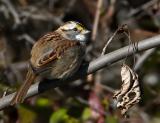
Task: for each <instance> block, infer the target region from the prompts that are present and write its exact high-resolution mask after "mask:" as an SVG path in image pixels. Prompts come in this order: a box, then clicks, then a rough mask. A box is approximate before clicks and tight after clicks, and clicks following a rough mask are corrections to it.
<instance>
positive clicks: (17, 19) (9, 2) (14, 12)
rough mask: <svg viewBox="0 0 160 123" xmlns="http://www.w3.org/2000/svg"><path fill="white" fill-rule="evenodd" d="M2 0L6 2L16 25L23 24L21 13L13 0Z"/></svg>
mask: <svg viewBox="0 0 160 123" xmlns="http://www.w3.org/2000/svg"><path fill="white" fill-rule="evenodd" d="M2 2H3V3H5V4H6V6H7V7H8V9H9V11H10V13H11V14H12V15H13V17H14V21H15V24H16V25H19V24H21V20H20V17H19V14H18V12H17V10H16V9H15V7H14V6H13V5H12V4H11V1H10V0H2Z"/></svg>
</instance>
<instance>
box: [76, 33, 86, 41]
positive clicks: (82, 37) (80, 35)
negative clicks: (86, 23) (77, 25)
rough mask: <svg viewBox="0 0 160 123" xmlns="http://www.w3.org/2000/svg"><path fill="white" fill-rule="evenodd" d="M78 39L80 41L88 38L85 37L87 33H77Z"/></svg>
mask: <svg viewBox="0 0 160 123" xmlns="http://www.w3.org/2000/svg"><path fill="white" fill-rule="evenodd" d="M76 39H77V40H78V41H85V40H86V37H85V35H82V34H79V35H76Z"/></svg>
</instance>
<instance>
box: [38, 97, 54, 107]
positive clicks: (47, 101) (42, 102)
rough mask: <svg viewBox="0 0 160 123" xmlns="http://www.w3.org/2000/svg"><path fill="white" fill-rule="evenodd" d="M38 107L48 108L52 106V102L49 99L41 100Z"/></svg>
mask: <svg viewBox="0 0 160 123" xmlns="http://www.w3.org/2000/svg"><path fill="white" fill-rule="evenodd" d="M36 105H37V106H40V107H46V106H50V105H51V102H50V100H49V99H46V98H39V99H38V100H37V102H36Z"/></svg>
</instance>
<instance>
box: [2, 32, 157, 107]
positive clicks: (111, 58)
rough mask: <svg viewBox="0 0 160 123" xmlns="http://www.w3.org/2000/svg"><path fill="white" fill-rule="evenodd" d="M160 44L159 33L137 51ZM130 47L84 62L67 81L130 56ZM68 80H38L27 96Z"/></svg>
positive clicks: (5, 101) (8, 98) (6, 102)
mask: <svg viewBox="0 0 160 123" xmlns="http://www.w3.org/2000/svg"><path fill="white" fill-rule="evenodd" d="M158 46H160V35H157V36H155V37H152V38H149V39H145V40H143V41H140V42H139V44H138V47H137V51H136V52H140V51H144V50H147V49H150V48H153V47H158ZM128 47H129V46H126V47H123V48H121V49H118V50H116V51H113V52H111V53H109V54H106V55H104V56H100V57H99V58H97V59H96V60H94V61H92V62H90V63H89V64H87V63H86V64H83V65H82V67H81V68H80V70H79V71H78V72H77V74H75V76H73V77H72V78H70V79H68V80H66V81H73V80H76V79H78V78H80V77H84V76H86V75H87V74H91V73H93V72H96V71H97V70H100V69H102V68H104V67H107V66H109V65H111V64H113V63H115V62H117V61H119V60H121V59H123V58H125V57H126V55H127V56H130V55H132V54H134V52H135V51H133V49H131V50H129V51H128ZM66 81H59V80H48V81H45V80H44V81H43V82H38V83H36V84H34V85H32V86H31V87H30V89H29V91H28V93H27V96H26V98H28V97H31V96H34V95H37V94H39V93H42V92H44V91H47V90H48V89H50V88H55V87H57V86H60V85H62V84H64V83H67V82H66ZM14 95H15V93H13V94H10V95H8V96H5V97H3V98H1V99H0V109H3V108H5V107H7V106H9V105H10V101H11V99H12V98H13V96H14Z"/></svg>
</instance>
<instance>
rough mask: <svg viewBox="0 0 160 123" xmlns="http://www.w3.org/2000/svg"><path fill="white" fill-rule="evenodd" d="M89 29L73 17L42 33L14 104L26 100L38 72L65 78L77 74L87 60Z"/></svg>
mask: <svg viewBox="0 0 160 123" xmlns="http://www.w3.org/2000/svg"><path fill="white" fill-rule="evenodd" d="M88 32H89V31H88V30H86V29H85V28H84V27H83V26H82V25H81V24H80V23H78V22H74V21H69V22H66V23H65V24H64V25H62V26H60V27H59V28H58V29H57V30H55V31H54V32H50V33H47V34H46V35H44V36H43V37H41V38H40V39H39V40H38V41H37V42H36V43H35V44H34V46H33V48H32V51H31V58H30V67H29V70H28V73H27V75H26V80H25V82H24V83H23V85H22V86H21V87H20V89H19V90H18V92H17V93H16V95H15V96H14V98H13V99H12V101H11V105H14V104H17V103H21V102H23V100H24V98H25V96H26V93H27V91H28V89H29V87H30V86H31V84H32V83H33V82H34V80H35V79H36V77H37V76H40V77H41V78H47V79H48V78H49V79H65V78H68V77H70V76H71V75H73V74H74V73H75V72H76V71H77V70H78V68H79V66H80V64H81V62H82V60H83V56H84V54H85V44H86V36H87V34H88Z"/></svg>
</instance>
